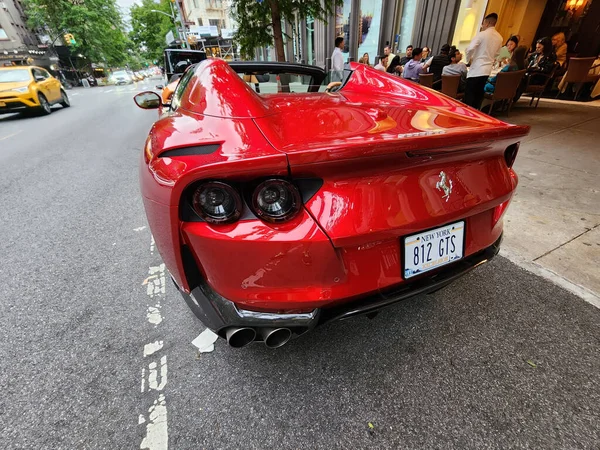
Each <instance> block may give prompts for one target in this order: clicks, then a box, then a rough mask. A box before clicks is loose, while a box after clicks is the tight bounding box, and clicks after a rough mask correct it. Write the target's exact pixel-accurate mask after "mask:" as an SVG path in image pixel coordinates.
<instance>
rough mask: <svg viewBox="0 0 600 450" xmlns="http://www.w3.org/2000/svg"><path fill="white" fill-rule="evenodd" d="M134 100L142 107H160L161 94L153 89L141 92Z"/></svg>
mask: <svg viewBox="0 0 600 450" xmlns="http://www.w3.org/2000/svg"><path fill="white" fill-rule="evenodd" d="M133 101H134V102H135V104H136V105H138V106H139V107H140V108H142V109H158V108H159V107H160V105H161V98H160V95H158V94H157V93H156V92H152V91H146V92H140V93H139V94H137V95H136V96H134V97H133Z"/></svg>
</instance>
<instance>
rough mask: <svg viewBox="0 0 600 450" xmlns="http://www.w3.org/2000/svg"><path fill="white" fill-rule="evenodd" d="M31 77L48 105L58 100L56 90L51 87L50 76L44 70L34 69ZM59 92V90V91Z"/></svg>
mask: <svg viewBox="0 0 600 450" xmlns="http://www.w3.org/2000/svg"><path fill="white" fill-rule="evenodd" d="M33 76H34V78H35V81H36V82H37V85H38V89H39V91H40V92H41V93H42V94H44V97H46V100H48V101H49V102H50V103H54V102H56V101H57V100H58V98H57V93H56V89H55V88H54V86H53V83H52V79H51V77H50V74H49V73H48V72H46V71H45V70H44V69H39V68H34V69H33ZM59 92H60V89H59Z"/></svg>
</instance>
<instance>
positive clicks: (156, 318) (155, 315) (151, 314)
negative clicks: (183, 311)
mask: <svg viewBox="0 0 600 450" xmlns="http://www.w3.org/2000/svg"><path fill="white" fill-rule="evenodd" d="M146 318H147V319H148V322H150V323H151V324H153V325H158V324H159V323H161V322H162V320H163V319H162V316H161V315H160V309H159V308H155V307H154V306H148V312H147V313H146Z"/></svg>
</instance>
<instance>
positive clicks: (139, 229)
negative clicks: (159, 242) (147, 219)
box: [133, 225, 146, 231]
mask: <svg viewBox="0 0 600 450" xmlns="http://www.w3.org/2000/svg"><path fill="white" fill-rule="evenodd" d="M145 229H146V225H144V226H143V227H137V228H134V229H133V231H142V230H145Z"/></svg>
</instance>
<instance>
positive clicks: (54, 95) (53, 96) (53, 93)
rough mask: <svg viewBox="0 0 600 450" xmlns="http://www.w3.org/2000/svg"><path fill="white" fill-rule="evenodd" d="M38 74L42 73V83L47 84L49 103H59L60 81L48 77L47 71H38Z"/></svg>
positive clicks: (50, 76)
mask: <svg viewBox="0 0 600 450" xmlns="http://www.w3.org/2000/svg"><path fill="white" fill-rule="evenodd" d="M40 72H42V76H43V77H44V80H45V81H44V83H47V86H48V93H49V95H50V98H48V100H50V101H51V102H57V101H59V100H60V98H61V92H60V81H58V80H57V79H56V78H54V77H53V76H52V75H50V73H49V72H48V71H47V70H44V69H40Z"/></svg>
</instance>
